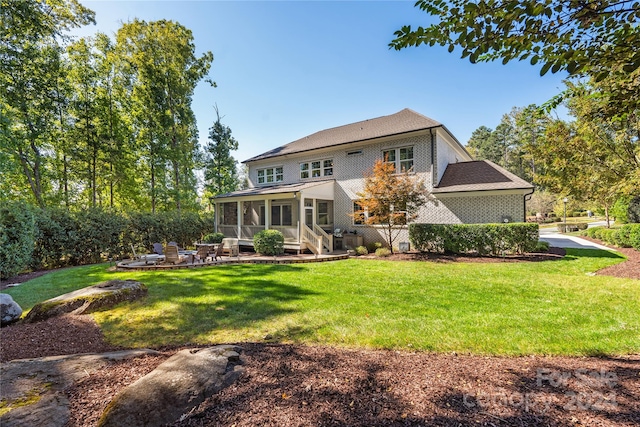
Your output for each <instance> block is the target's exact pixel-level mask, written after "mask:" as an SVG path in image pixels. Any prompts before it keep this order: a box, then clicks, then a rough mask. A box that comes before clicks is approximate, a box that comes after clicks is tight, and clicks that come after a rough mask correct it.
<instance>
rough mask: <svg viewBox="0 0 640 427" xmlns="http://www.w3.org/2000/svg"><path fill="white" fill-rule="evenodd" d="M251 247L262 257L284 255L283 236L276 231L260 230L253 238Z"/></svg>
mask: <svg viewBox="0 0 640 427" xmlns="http://www.w3.org/2000/svg"><path fill="white" fill-rule="evenodd" d="M253 247H254V249H255V251H256V252H257V253H259V254H262V255H281V254H283V253H284V235H283V234H282V233H281V232H280V231H278V230H262V231H260V232H259V233H256V234H255V235H254V236H253Z"/></svg>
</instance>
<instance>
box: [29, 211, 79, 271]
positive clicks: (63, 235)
mask: <svg viewBox="0 0 640 427" xmlns="http://www.w3.org/2000/svg"><path fill="white" fill-rule="evenodd" d="M35 212H36V241H35V248H34V250H33V257H32V260H31V267H32V268H34V269H44V268H56V267H61V266H64V265H69V264H70V263H71V262H72V261H71V254H72V252H73V251H75V249H74V244H75V238H76V236H77V234H76V233H75V230H76V229H77V226H76V220H75V218H74V217H73V216H72V215H71V214H70V213H69V212H68V211H67V210H65V209H41V210H36V211H35Z"/></svg>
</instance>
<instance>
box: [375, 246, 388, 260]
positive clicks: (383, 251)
mask: <svg viewBox="0 0 640 427" xmlns="http://www.w3.org/2000/svg"><path fill="white" fill-rule="evenodd" d="M389 255H391V250H390V249H389V248H378V249H376V256H377V257H381V258H384V257H388V256H389Z"/></svg>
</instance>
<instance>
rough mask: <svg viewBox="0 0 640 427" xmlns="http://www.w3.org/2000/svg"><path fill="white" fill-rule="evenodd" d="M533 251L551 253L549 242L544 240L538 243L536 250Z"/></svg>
mask: <svg viewBox="0 0 640 427" xmlns="http://www.w3.org/2000/svg"><path fill="white" fill-rule="evenodd" d="M533 251H534V252H549V242H544V241H542V240H538V243H536V248H535V249H534V250H533Z"/></svg>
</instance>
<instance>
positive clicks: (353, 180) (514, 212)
mask: <svg viewBox="0 0 640 427" xmlns="http://www.w3.org/2000/svg"><path fill="white" fill-rule="evenodd" d="M448 139H450V137H448V136H445V135H443V134H441V131H439V132H438V138H437V144H436V147H434V148H436V158H438V162H437V175H438V179H439V178H440V177H441V176H442V174H443V173H444V170H445V168H446V165H447V164H448V163H449V162H452V163H453V162H455V161H465V160H469V159H468V158H466V157H465V156H466V155H465V154H464V153H462V152H460V151H459V150H455V149H453V148H452V147H451V145H450V144H451V143H452V141H448ZM407 146H413V148H414V171H415V175H416V176H417V177H418V178H419V179H422V180H423V181H424V183H425V185H426V188H427V189H429V190H431V189H432V182H431V176H432V170H431V137H430V135H429V134H428V133H426V134H424V135H420V136H413V137H408V138H403V139H399V140H395V141H384V142H374V143H370V144H368V145H361V146H358V145H357V144H349V145H346V146H344V147H340V148H336V149H333V150H318V151H317V152H309V153H302V154H298V155H295V156H294V155H292V156H287V157H286V158H280V159H267V160H262V161H258V162H252V163H251V164H249V179H250V181H251V183H252V186H253V185H254V184H255V183H256V182H257V172H256V171H257V169H261V168H265V167H276V166H282V167H283V169H284V182H282V183H281V184H290V183H297V182H312V181H318V180H326V179H335V180H336V182H335V187H334V193H335V194H334V227H335V228H340V229H343V230H350V231H353V230H356V231H357V234H359V235H362V236H363V237H364V241H365V243H371V242H376V241H380V242H383V241H385V238H384V233H383V231H382V230H381V229H380V228H378V227H368V226H361V225H354V224H353V218H352V217H351V216H350V214H352V213H353V200H354V199H356V198H357V193H358V192H360V191H362V190H363V186H364V174H365V173H366V172H370V171H371V169H372V168H373V165H374V163H375V161H376V160H378V159H381V158H382V151H383V150H387V149H390V148H401V147H407ZM355 150H362V154H357V155H351V156H348V155H347V152H349V151H355ZM328 158H331V159H333V176H330V177H324V176H322V177H319V178H310V179H305V180H301V179H300V163H301V162H310V161H313V160H322V159H328ZM523 209H524V207H523V196H522V195H521V194H507V195H495V194H494V195H486V194H480V195H472V196H456V197H442V198H441V199H437V198H435V197H431V199H430V200H429V201H428V202H427V204H426V205H425V206H423V207H422V208H421V209H420V213H419V217H418V219H417V220H416V222H423V223H437V224H446V223H485V222H493V223H495V222H500V221H501V219H502V217H503V216H504V215H508V216H510V217H511V218H512V219H513V221H522V218H523V213H524V212H523ZM408 239H409V238H408V231H407V229H406V228H405V229H403V230H401V232H400V235H399V237H398V238H397V239H396V242H400V241H408ZM396 244H397V243H396Z"/></svg>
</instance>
